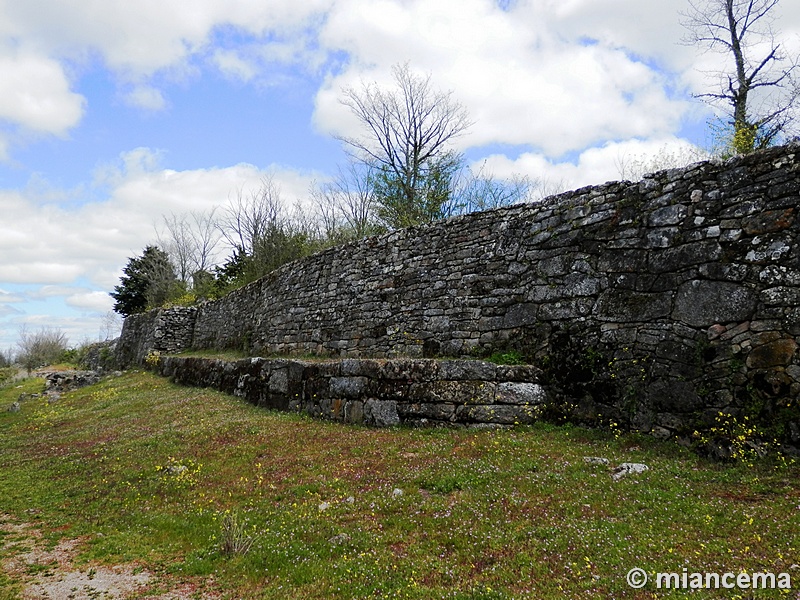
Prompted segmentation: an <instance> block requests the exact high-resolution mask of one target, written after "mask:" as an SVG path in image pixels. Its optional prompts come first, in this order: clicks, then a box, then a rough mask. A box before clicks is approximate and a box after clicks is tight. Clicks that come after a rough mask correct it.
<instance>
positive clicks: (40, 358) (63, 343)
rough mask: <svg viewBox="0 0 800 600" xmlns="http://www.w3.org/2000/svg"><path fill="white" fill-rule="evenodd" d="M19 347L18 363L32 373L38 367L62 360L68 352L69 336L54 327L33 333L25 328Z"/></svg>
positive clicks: (20, 335)
mask: <svg viewBox="0 0 800 600" xmlns="http://www.w3.org/2000/svg"><path fill="white" fill-rule="evenodd" d="M17 347H18V348H19V354H18V356H17V360H18V362H19V363H20V364H21V365H22V366H23V367H24V368H25V369H27V370H28V371H29V372H30V371H32V370H33V369H36V368H37V367H42V366H44V365H49V364H53V363H55V362H58V361H59V360H61V358H62V356H63V355H64V352H65V351H66V350H67V336H66V334H65V333H64V332H63V331H61V330H60V329H56V328H53V327H42V328H41V329H39V331H36V332H33V333H32V332H29V331H28V330H27V329H26V328H25V327H23V328H22V330H21V331H20V334H19V341H18V342H17Z"/></svg>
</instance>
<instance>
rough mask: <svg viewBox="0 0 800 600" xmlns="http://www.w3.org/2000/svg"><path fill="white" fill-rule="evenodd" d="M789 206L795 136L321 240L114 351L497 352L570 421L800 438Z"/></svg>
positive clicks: (794, 201) (136, 333)
mask: <svg viewBox="0 0 800 600" xmlns="http://www.w3.org/2000/svg"><path fill="white" fill-rule="evenodd" d="M798 211H800V147H798V146H787V147H782V148H775V149H770V150H766V151H763V152H759V153H755V154H752V155H749V156H746V157H740V158H736V159H733V160H730V161H727V162H706V163H698V164H696V165H692V166H689V167H687V168H684V169H678V170H669V171H662V172H659V173H655V174H652V175H649V176H647V177H645V179H644V180H642V181H641V182H637V183H631V182H613V183H607V184H604V185H600V186H595V187H588V188H583V189H580V190H576V191H573V192H568V193H565V194H561V195H559V196H555V197H552V198H549V199H547V200H545V201H544V202H541V203H537V204H527V205H518V206H513V207H509V208H503V209H499V210H494V211H488V212H484V213H478V214H471V215H466V216H462V217H457V218H453V219H449V220H447V221H444V222H441V223H436V224H433V225H430V226H425V227H414V228H410V229H405V230H401V231H396V232H393V233H390V234H387V235H384V236H378V237H370V238H366V239H364V240H361V241H359V242H356V243H352V244H349V245H345V246H341V247H337V248H332V249H330V250H327V251H325V252H322V253H320V254H317V255H315V256H312V257H309V258H307V259H304V260H300V261H297V262H294V263H291V264H288V265H285V266H284V267H282V268H281V269H278V270H276V271H274V272H273V273H271V274H270V275H268V276H266V277H264V278H263V279H261V280H259V281H257V282H254V283H253V284H250V285H248V286H246V287H244V288H242V289H240V290H238V291H236V292H234V293H232V294H230V295H229V296H227V297H226V298H223V299H221V300H219V301H215V302H208V303H205V304H202V305H200V306H198V307H197V308H196V310H193V309H175V310H169V311H159V312H156V313H150V314H147V315H139V316H136V317H131V318H129V319H127V320H126V323H125V328H124V330H123V335H122V340H121V342H120V348H121V352H120V356H121V358H122V359H123V360H122V362H123V363H132V362H141V360H142V358H143V357H144V356H145V355H146V353H147V352H148V351H149V350H150V349H158V350H162V351H164V350H166V351H174V350H177V349H180V348H188V347H194V348H220V349H222V348H240V349H241V348H244V349H245V350H246V351H248V352H249V353H250V354H251V355H259V354H262V355H263V354H276V353H277V354H284V355H291V354H309V353H310V354H315V355H321V356H332V357H341V358H356V357H402V356H405V357H413V358H416V357H441V356H451V357H459V356H461V357H463V356H472V357H480V356H486V355H488V354H491V353H493V352H498V351H500V352H507V351H512V350H513V351H516V352H518V353H519V354H520V355H522V356H523V357H524V358H525V359H526V360H527V361H528V362H530V363H531V364H534V365H536V366H537V367H539V368H541V369H542V376H541V379H540V380H541V383H542V385H544V386H545V387H546V388H547V391H548V394H549V395H550V398H551V401H550V402H551V405H552V407H551V408H552V410H554V411H556V412H559V413H560V414H563V415H564V416H565V417H567V418H570V419H573V420H579V421H584V422H589V423H598V422H607V421H611V420H613V421H616V422H618V423H621V424H623V425H626V426H629V427H632V428H635V429H639V430H643V431H649V432H652V433H654V434H656V435H659V436H663V437H668V436H670V435H674V434H677V435H690V434H691V432H693V431H694V430H695V429H700V430H708V429H709V428H710V427H711V426H713V425H714V424H715V422H716V420H717V417H718V416H719V413H720V412H723V413H726V414H730V415H733V416H734V417H736V418H743V417H744V416H747V417H748V418H750V419H753V420H754V421H758V422H759V423H761V424H763V425H764V426H765V427H766V428H767V429H769V432H768V433H770V434H774V435H775V436H776V437H780V438H781V439H783V440H785V441H790V442H793V443H797V442H800V414H799V413H798V408H797V403H796V401H797V400H798V399H800V353H798V341H800V221H798ZM159 336H161V337H159ZM167 342H169V343H167ZM556 409H557V410H556Z"/></svg>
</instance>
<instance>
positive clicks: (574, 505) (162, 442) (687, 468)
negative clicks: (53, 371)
mask: <svg viewBox="0 0 800 600" xmlns="http://www.w3.org/2000/svg"><path fill="white" fill-rule="evenodd" d="M41 387H42V382H41V381H40V380H26V381H24V382H16V383H12V384H7V385H6V386H5V387H3V388H0V411H2V412H0V517H1V518H2V519H5V520H6V521H8V522H15V523H27V524H30V526H31V527H35V528H36V529H38V530H39V531H41V532H42V534H43V536H44V537H43V539H44V540H45V541H46V542H47V543H49V544H51V545H54V544H55V543H56V542H57V541H59V540H64V539H79V540H80V544H79V547H78V548H79V549H78V555H77V561H78V563H79V564H80V565H84V566H85V568H87V569H88V568H100V567H102V566H104V565H106V566H108V565H122V564H124V565H129V566H132V568H133V569H134V570H146V571H147V572H149V573H152V574H154V578H153V579H152V580H151V582H150V584H149V587H148V588H147V594H156V592H159V591H163V590H168V589H170V587H171V586H176V585H179V584H185V583H187V582H190V583H192V585H193V588H192V589H195V590H196V595H197V597H200V596H201V595H202V593H203V592H204V591H205V592H206V593H215V594H218V597H226V598H276V599H277V598H420V599H423V598H424V599H428V598H454V599H455V598H461V599H468V598H471V599H477V598H487V599H488V598H497V599H502V598H544V599H549V598H554V599H555V598H558V599H561V598H672V597H675V598H678V597H680V598H682V597H685V596H686V594H687V591H685V590H678V591H676V590H664V589H656V587H655V584H654V583H653V578H654V575H655V573H656V572H668V571H675V572H678V573H680V572H682V569H683V568H687V569H688V572H689V573H692V572H705V571H711V572H719V573H724V572H733V573H737V574H738V573H739V572H740V571H745V572H765V571H770V572H774V573H781V572H786V573H789V574H790V575H791V579H792V584H793V587H794V590H793V591H791V592H780V591H777V590H725V591H724V593H723V590H696V591H695V592H696V593H693V594H691V597H693V598H719V597H725V598H737V597H738V598H778V597H785V598H791V599H793V600H794V599H795V598H798V597H800V596H799V595H798V592H800V567H798V564H800V480H799V479H798V474H800V469H798V468H797V466H795V465H794V464H786V463H785V462H782V461H774V460H770V461H764V462H759V463H756V464H751V465H741V464H738V465H720V464H715V463H711V462H707V461H706V460H704V459H702V458H699V457H697V456H695V455H693V454H692V453H690V452H689V451H687V450H684V449H681V448H678V447H677V446H676V445H674V444H670V443H664V442H657V441H655V440H652V439H650V438H647V437H640V436H634V435H627V434H621V433H619V432H617V433H614V432H598V431H589V430H584V429H579V428H575V427H556V426H552V425H545V424H541V425H536V426H533V427H528V428H520V429H515V430H442V429H435V430H433V429H432V430H411V429H405V428H397V429H386V430H372V429H367V428H361V427H353V426H344V425H339V424H335V423H326V422H318V421H312V420H310V419H307V418H304V417H302V416H299V415H290V414H280V413H274V412H269V411H265V410H263V409H257V408H255V407H253V406H250V405H248V404H245V403H243V402H242V401H240V400H238V399H237V398H233V397H230V396H225V395H223V394H220V393H217V392H214V391H210V390H202V389H193V388H181V387H177V386H174V385H172V384H170V383H169V382H167V381H165V380H162V379H159V378H157V377H155V376H153V375H151V374H148V373H145V372H127V373H125V374H124V375H122V376H121V377H112V378H110V379H107V380H105V381H103V382H101V383H100V384H98V385H95V386H91V387H88V388H83V389H81V390H77V391H74V392H71V393H69V394H65V395H64V396H63V397H62V398H61V399H60V400H59V401H57V402H55V403H52V404H50V403H48V402H47V401H46V400H44V399H42V398H33V399H27V400H24V401H23V402H22V404H21V410H20V411H19V412H7V411H6V410H5V409H6V407H7V406H8V405H10V404H11V403H12V402H13V401H15V400H16V399H17V397H18V396H19V395H20V393H23V392H36V391H39V390H40V389H41ZM586 456H599V457H605V458H608V459H609V460H610V461H611V465H612V466H614V465H617V464H619V463H622V462H642V463H645V464H647V465H648V466H649V470H648V471H647V472H645V473H642V474H639V475H630V476H628V477H626V478H623V479H622V480H620V481H613V480H612V478H611V473H610V470H609V467H607V466H603V465H591V464H587V463H586V462H585V461H584V457H586ZM10 536H11V534H8V533H2V532H0V547H2V548H3V549H2V550H0V559H2V560H4V561H9V560H12V559H13V557H14V555H15V553H16V554H19V553H20V552H21V551H22V550H24V548H25V544H24V543H19V541H18V540H17V541H16V542H15V544H9V543H5V544H4V543H3V538H4V537H5V538H7V540H6V541H8V540H10V539H11V537H10ZM633 567H640V568H643V569H644V570H645V571H646V572H648V573H649V574H650V576H651V582H650V583H648V585H646V586H645V587H644V588H643V589H640V590H635V589H633V588H631V587H629V585H628V584H627V583H626V573H627V572H628V571H629V569H631V568H633ZM47 569H48V565H36V564H34V565H31V566H30V568H29V569H28V572H27V573H26V574H25V576H24V577H20V576H19V574H17V575H15V576H13V577H12V576H9V575H2V574H0V599H2V600H6V599H11V598H17V597H21V593H22V590H23V588H24V586H25V585H26V582H28V580H29V579H30V580H33V579H35V578H36V577H38V576H41V572H42V571H45V572H46V571H47Z"/></svg>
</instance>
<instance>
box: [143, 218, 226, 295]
mask: <svg viewBox="0 0 800 600" xmlns="http://www.w3.org/2000/svg"><path fill="white" fill-rule="evenodd" d="M215 212H216V208H215V209H213V210H212V211H211V212H210V213H207V214H206V213H199V212H194V211H192V212H190V213H188V214H182V215H176V214H174V213H172V214H170V215H169V216H167V215H163V217H162V219H163V225H164V231H158V229H156V236H157V239H158V245H159V246H160V247H161V248H163V249H164V251H165V252H166V253H167V254H168V255H169V258H170V261H171V262H172V264H173V265H175V269H176V271H177V275H178V279H180V280H181V281H182V282H183V283H184V284H187V285H189V284H191V282H192V277H193V276H194V274H195V273H197V272H201V271H202V272H205V271H208V270H209V269H210V268H211V266H212V260H213V255H214V250H215V249H216V247H217V245H218V244H219V241H220V237H221V235H220V230H219V228H218V227H217V226H216V221H215V219H214V213H215Z"/></svg>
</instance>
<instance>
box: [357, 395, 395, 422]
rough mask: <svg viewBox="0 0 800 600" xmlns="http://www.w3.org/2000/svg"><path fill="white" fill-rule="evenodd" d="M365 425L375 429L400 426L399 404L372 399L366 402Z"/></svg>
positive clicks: (392, 401)
mask: <svg viewBox="0 0 800 600" xmlns="http://www.w3.org/2000/svg"><path fill="white" fill-rule="evenodd" d="M364 424H366V425H372V426H373V427H392V426H394V425H399V424H400V416H399V415H398V413H397V402H396V401H394V400H376V399H374V398H370V399H369V400H367V401H366V402H364Z"/></svg>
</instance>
